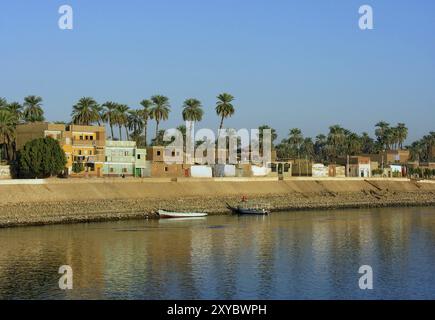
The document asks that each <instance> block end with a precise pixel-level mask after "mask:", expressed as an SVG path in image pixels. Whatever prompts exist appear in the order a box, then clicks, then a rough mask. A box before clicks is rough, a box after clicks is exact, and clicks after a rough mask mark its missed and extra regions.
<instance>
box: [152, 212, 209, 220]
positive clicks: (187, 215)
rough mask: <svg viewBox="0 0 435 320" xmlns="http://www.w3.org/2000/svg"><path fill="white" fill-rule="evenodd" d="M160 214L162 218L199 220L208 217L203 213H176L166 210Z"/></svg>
mask: <svg viewBox="0 0 435 320" xmlns="http://www.w3.org/2000/svg"><path fill="white" fill-rule="evenodd" d="M158 214H159V216H160V218H197V217H205V216H207V213H203V212H201V213H200V212H174V211H166V210H159V211H158Z"/></svg>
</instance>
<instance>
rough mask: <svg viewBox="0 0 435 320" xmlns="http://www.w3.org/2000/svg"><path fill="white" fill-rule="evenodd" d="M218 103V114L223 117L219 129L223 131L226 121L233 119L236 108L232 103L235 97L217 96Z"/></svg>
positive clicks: (227, 94) (222, 94) (226, 94)
mask: <svg viewBox="0 0 435 320" xmlns="http://www.w3.org/2000/svg"><path fill="white" fill-rule="evenodd" d="M217 99H218V101H217V102H216V113H217V115H218V116H220V117H221V122H220V125H219V129H222V127H223V124H224V119H225V118H228V117H231V116H232V115H233V114H234V106H233V104H232V103H231V102H232V101H233V100H234V97H233V96H232V95H230V94H229V93H221V94H220V95H218V96H217Z"/></svg>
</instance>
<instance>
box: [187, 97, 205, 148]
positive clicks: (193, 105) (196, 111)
mask: <svg viewBox="0 0 435 320" xmlns="http://www.w3.org/2000/svg"><path fill="white" fill-rule="evenodd" d="M203 114H204V111H203V110H202V104H201V101H199V100H198V99H194V98H190V99H186V100H185V101H184V103H183V112H182V115H183V120H184V121H190V122H191V123H190V124H189V125H188V131H189V132H186V127H185V126H183V127H184V134H183V139H184V141H186V136H187V135H188V137H189V139H190V140H192V139H191V137H192V126H191V124H192V123H193V124H195V122H196V121H201V120H202V116H203Z"/></svg>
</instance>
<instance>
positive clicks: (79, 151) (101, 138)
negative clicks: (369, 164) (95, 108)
mask: <svg viewBox="0 0 435 320" xmlns="http://www.w3.org/2000/svg"><path fill="white" fill-rule="evenodd" d="M45 137H51V138H53V139H55V140H57V141H59V144H60V146H61V147H62V149H63V150H64V152H65V155H66V158H67V164H66V168H67V171H68V173H69V174H74V175H86V176H102V168H103V164H104V157H105V154H104V150H105V143H106V134H105V129H104V127H101V126H80V125H65V124H54V123H48V122H34V123H24V124H19V125H18V126H17V132H16V143H17V149H18V150H19V149H21V148H22V147H23V146H24V145H25V144H26V143H27V142H28V141H31V140H33V139H37V138H45ZM74 171H75V172H74Z"/></svg>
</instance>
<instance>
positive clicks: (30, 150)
mask: <svg viewBox="0 0 435 320" xmlns="http://www.w3.org/2000/svg"><path fill="white" fill-rule="evenodd" d="M66 162H67V161H66V156H65V152H64V151H63V150H62V148H61V147H60V145H59V142H57V141H56V140H54V139H52V138H50V137H47V138H39V139H34V140H31V141H29V142H27V143H26V144H25V145H24V147H23V149H22V150H20V151H19V152H18V154H17V162H16V166H17V167H16V168H15V171H16V172H17V174H18V176H19V177H20V178H48V177H51V176H57V175H59V174H61V173H62V171H63V170H64V169H65V165H66Z"/></svg>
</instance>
